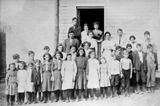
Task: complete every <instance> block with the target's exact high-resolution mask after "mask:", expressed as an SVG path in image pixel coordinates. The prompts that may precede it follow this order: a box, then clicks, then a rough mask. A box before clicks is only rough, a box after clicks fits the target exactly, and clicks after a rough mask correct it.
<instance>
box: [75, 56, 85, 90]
mask: <svg viewBox="0 0 160 106" xmlns="http://www.w3.org/2000/svg"><path fill="white" fill-rule="evenodd" d="M75 62H76V65H77V75H76V89H86V68H87V57H80V56H79V57H77V58H76V59H75Z"/></svg>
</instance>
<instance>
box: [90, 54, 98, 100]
mask: <svg viewBox="0 0 160 106" xmlns="http://www.w3.org/2000/svg"><path fill="white" fill-rule="evenodd" d="M95 56H96V54H95V52H94V51H91V52H90V53H89V59H88V63H87V79H88V85H87V88H88V89H89V90H90V96H91V100H93V99H94V95H96V92H97V90H98V89H99V88H100V86H99V80H100V73H99V68H100V66H99V61H98V60H97V59H96V58H95ZM97 99H98V97H97Z"/></svg>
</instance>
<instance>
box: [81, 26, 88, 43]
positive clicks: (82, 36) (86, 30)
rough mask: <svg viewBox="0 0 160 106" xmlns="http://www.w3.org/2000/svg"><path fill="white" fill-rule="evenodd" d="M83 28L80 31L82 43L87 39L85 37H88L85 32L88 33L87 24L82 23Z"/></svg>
mask: <svg viewBox="0 0 160 106" xmlns="http://www.w3.org/2000/svg"><path fill="white" fill-rule="evenodd" d="M83 28H84V31H82V32H81V41H82V43H83V42H85V41H87V39H88V35H87V33H88V24H84V25H83Z"/></svg>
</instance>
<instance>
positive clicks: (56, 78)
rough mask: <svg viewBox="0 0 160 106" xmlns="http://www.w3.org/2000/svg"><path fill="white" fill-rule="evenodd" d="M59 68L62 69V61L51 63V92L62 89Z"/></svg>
mask: <svg viewBox="0 0 160 106" xmlns="http://www.w3.org/2000/svg"><path fill="white" fill-rule="evenodd" d="M61 67H62V60H54V61H53V75H54V81H53V82H52V91H56V90H61V87H62V75H61Z"/></svg>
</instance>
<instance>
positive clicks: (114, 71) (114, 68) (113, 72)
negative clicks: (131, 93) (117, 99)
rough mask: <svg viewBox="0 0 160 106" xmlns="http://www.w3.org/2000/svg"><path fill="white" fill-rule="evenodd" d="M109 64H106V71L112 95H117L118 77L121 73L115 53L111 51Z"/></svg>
mask: <svg viewBox="0 0 160 106" xmlns="http://www.w3.org/2000/svg"><path fill="white" fill-rule="evenodd" d="M111 56H112V59H111V61H110V64H109V65H108V71H109V75H110V78H111V89H112V93H111V94H112V97H114V96H118V92H117V90H118V85H119V77H120V73H121V67H120V62H119V61H118V60H116V55H115V54H114V53H113V54H112V55H111Z"/></svg>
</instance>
